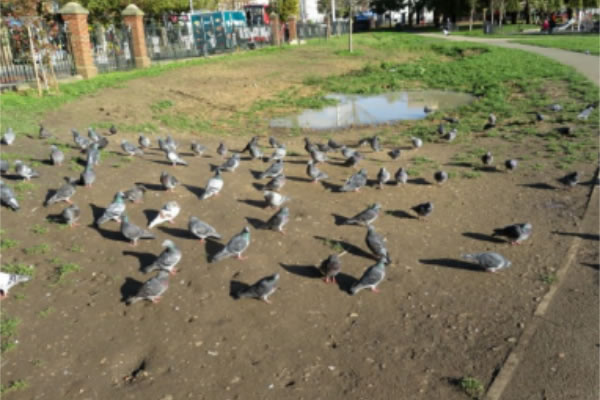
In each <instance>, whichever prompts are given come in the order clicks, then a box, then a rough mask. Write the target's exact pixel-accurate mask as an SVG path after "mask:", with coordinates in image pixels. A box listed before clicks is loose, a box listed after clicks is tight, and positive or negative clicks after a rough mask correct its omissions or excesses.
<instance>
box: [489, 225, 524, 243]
mask: <svg viewBox="0 0 600 400" xmlns="http://www.w3.org/2000/svg"><path fill="white" fill-rule="evenodd" d="M532 229H533V226H532V225H531V224H530V223H529V222H527V223H524V224H513V225H508V226H505V227H504V228H498V229H494V233H493V235H492V236H504V237H506V238H507V239H510V241H511V244H521V242H523V241H524V240H527V239H529V236H531V231H532Z"/></svg>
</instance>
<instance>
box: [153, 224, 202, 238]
mask: <svg viewBox="0 0 600 400" xmlns="http://www.w3.org/2000/svg"><path fill="white" fill-rule="evenodd" d="M158 230H159V231H161V232H164V233H166V234H167V235H172V236H174V237H176V238H179V239H190V238H192V237H193V236H192V235H191V233H190V231H188V230H187V229H182V228H172V227H169V226H159V227H158Z"/></svg>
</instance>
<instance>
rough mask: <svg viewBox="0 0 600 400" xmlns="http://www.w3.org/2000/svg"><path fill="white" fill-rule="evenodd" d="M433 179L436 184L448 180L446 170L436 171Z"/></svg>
mask: <svg viewBox="0 0 600 400" xmlns="http://www.w3.org/2000/svg"><path fill="white" fill-rule="evenodd" d="M433 179H434V180H435V182H436V183H437V184H438V185H441V184H443V183H445V182H446V181H447V180H448V173H447V172H446V171H436V172H435V173H434V174H433Z"/></svg>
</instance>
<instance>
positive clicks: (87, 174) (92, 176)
mask: <svg viewBox="0 0 600 400" xmlns="http://www.w3.org/2000/svg"><path fill="white" fill-rule="evenodd" d="M92 166H93V164H92V163H88V164H87V165H86V166H85V169H84V170H83V172H82V173H81V179H80V182H81V184H82V185H84V186H85V187H88V188H90V187H92V183H94V181H95V180H96V173H95V172H94V168H93V167H92Z"/></svg>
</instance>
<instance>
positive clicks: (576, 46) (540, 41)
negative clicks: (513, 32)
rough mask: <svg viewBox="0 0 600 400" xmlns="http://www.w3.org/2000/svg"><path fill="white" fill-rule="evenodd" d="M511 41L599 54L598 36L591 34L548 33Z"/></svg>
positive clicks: (599, 39)
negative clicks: (547, 34)
mask: <svg viewBox="0 0 600 400" xmlns="http://www.w3.org/2000/svg"><path fill="white" fill-rule="evenodd" d="M511 42H513V43H520V44H526V45H530V46H539V47H552V48H556V49H563V50H569V51H576V52H578V53H585V52H586V51H587V52H589V53H590V54H595V55H599V54H600V36H598V35H597V34H591V35H568V36H567V35H554V36H552V35H550V36H544V37H536V38H531V39H519V40H511Z"/></svg>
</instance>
